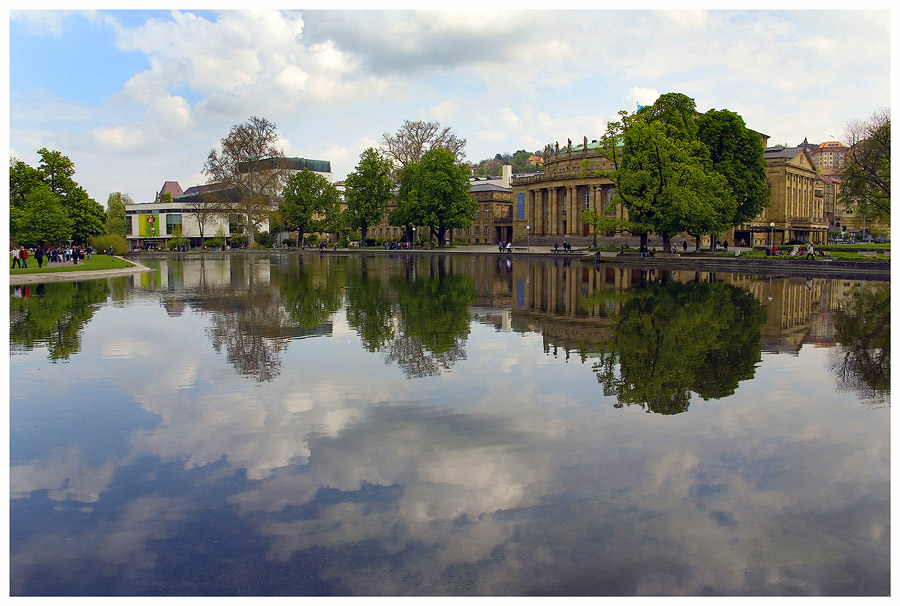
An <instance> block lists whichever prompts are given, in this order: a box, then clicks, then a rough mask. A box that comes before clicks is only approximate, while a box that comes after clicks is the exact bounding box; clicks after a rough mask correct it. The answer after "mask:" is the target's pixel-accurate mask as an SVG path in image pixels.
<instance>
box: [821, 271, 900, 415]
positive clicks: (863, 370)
mask: <svg viewBox="0 0 900 606" xmlns="http://www.w3.org/2000/svg"><path fill="white" fill-rule="evenodd" d="M834 330H835V340H836V341H837V342H838V344H839V347H837V348H835V349H834V350H833V354H832V355H833V358H832V362H831V368H832V371H833V372H834V373H835V376H836V377H837V383H838V389H839V390H842V391H855V392H857V393H859V394H860V395H862V396H863V397H864V398H868V399H870V400H874V401H876V402H887V401H889V399H890V388H891V293H890V286H889V285H887V284H882V285H879V286H877V287H862V288H856V289H854V290H853V292H852V293H851V295H850V299H849V300H848V301H846V302H843V303H842V304H841V305H840V307H839V308H838V311H837V313H836V314H835V326H834Z"/></svg>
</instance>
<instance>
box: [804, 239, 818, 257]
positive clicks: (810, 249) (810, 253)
mask: <svg viewBox="0 0 900 606" xmlns="http://www.w3.org/2000/svg"><path fill="white" fill-rule="evenodd" d="M810 257H812V260H813V261H815V260H816V249H815V247H814V246H813V243H812V242H810V243H809V244H807V245H806V258H807V259H809V258H810Z"/></svg>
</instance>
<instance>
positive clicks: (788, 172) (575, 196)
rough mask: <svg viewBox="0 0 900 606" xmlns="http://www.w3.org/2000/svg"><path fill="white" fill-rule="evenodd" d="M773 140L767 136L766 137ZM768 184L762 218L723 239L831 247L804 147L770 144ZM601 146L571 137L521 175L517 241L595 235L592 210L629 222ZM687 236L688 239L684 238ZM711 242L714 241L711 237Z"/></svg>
mask: <svg viewBox="0 0 900 606" xmlns="http://www.w3.org/2000/svg"><path fill="white" fill-rule="evenodd" d="M761 136H762V137H763V138H764V139H766V138H767V137H766V135H761ZM765 160H766V164H767V165H768V168H767V176H766V182H767V183H768V185H769V188H770V190H771V197H770V200H769V206H768V207H767V208H765V209H763V211H762V212H761V213H760V214H759V216H757V217H756V218H755V219H753V220H752V221H749V222H747V223H745V224H743V225H739V226H737V227H736V228H735V229H733V230H729V231H728V232H725V233H722V234H719V239H720V240H725V241H728V242H732V243H738V244H744V245H749V246H765V245H766V244H767V243H769V242H771V241H773V240H774V243H776V244H787V243H788V242H810V241H812V242H815V243H824V242H825V241H826V239H827V235H828V221H827V219H826V218H825V209H824V204H823V198H822V196H816V195H815V190H816V176H817V172H816V167H815V164H814V163H813V161H812V157H811V155H810V151H809V150H808V149H807V148H805V147H804V146H798V147H784V146H776V147H768V148H766V151H765ZM612 168H613V167H612V164H611V162H610V161H609V160H608V159H607V158H606V157H605V156H604V155H603V153H602V149H601V147H600V143H599V142H597V141H591V142H590V143H589V142H588V140H587V137H585V138H584V140H583V143H582V144H581V145H578V146H574V147H573V145H572V141H571V140H569V142H568V144H567V145H566V147H564V148H560V147H559V144H556V146H555V147H554V148H553V149H551V148H550V147H549V146H548V147H547V149H546V150H545V153H544V172H543V173H537V174H532V175H518V176H514V177H513V179H512V190H513V204H514V208H513V238H514V239H515V240H517V241H524V240H525V239H526V238H527V237H529V236H531V237H558V238H565V237H569V238H571V237H576V236H590V235H593V227H591V226H590V225H585V224H583V223H582V222H581V213H582V211H583V210H585V209H590V210H594V211H596V212H598V213H600V214H604V215H606V216H608V217H610V218H619V219H627V218H628V211H627V210H626V209H625V208H624V206H623V205H622V204H616V203H615V201H616V191H615V185H614V184H613V182H612V181H610V180H609V179H607V178H605V177H597V176H594V173H595V171H597V170H611V169H612ZM597 235H600V236H614V237H621V236H628V235H630V234H628V233H622V232H615V233H612V232H611V233H599V234H597ZM681 235H682V236H685V237H689V236H686V235H685V234H681ZM704 240H705V242H704V245H708V243H709V238H708V237H707V238H704Z"/></svg>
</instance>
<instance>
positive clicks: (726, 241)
mask: <svg viewBox="0 0 900 606" xmlns="http://www.w3.org/2000/svg"><path fill="white" fill-rule="evenodd" d="M722 248H724V249H725V252H728V240H725V242H723V243H722Z"/></svg>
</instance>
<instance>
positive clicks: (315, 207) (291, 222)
mask: <svg viewBox="0 0 900 606" xmlns="http://www.w3.org/2000/svg"><path fill="white" fill-rule="evenodd" d="M281 195H282V199H281V204H280V206H279V209H278V224H279V225H281V226H283V227H284V228H285V230H286V231H296V232H298V235H297V241H298V242H302V241H303V236H304V234H306V233H307V232H321V231H325V232H328V231H334V230H333V227H334V225H335V217H339V215H340V206H341V196H340V193H339V192H338V190H337V188H335V186H334V185H332V184H331V183H329V182H328V179H326V178H325V177H323V176H322V175H319V174H316V173H314V172H312V171H311V170H309V169H308V168H304V169H303V170H302V171H300V172H298V173H294V174H293V175H291V177H290V178H289V179H288V181H287V183H286V184H285V186H284V190H282V194H281Z"/></svg>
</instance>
